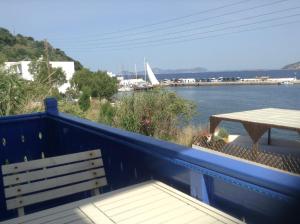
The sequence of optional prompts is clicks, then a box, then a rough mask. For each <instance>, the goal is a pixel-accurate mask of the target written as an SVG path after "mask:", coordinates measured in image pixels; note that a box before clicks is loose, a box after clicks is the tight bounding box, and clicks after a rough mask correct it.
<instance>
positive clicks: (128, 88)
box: [118, 86, 134, 92]
mask: <svg viewBox="0 0 300 224" xmlns="http://www.w3.org/2000/svg"><path fill="white" fill-rule="evenodd" d="M133 90H134V88H132V87H130V86H122V87H121V88H119V89H118V91H119V92H130V91H133Z"/></svg>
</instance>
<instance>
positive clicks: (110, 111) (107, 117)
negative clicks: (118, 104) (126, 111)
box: [98, 101, 116, 125]
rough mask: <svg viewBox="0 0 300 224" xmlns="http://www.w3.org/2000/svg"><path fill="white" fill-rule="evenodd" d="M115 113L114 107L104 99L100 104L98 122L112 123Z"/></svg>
mask: <svg viewBox="0 0 300 224" xmlns="http://www.w3.org/2000/svg"><path fill="white" fill-rule="evenodd" d="M115 114H116V109H115V108H114V107H113V106H112V105H111V103H110V102H108V101H106V102H105V103H103V104H101V106H100V111H99V118H98V122H100V123H104V124H108V125H112V124H113V120H114V116H115Z"/></svg>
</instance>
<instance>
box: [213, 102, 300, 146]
mask: <svg viewBox="0 0 300 224" xmlns="http://www.w3.org/2000/svg"><path fill="white" fill-rule="evenodd" d="M223 120H227V121H236V122H240V123H242V124H243V125H244V127H245V128H246V130H247V132H248V134H249V135H250V137H251V138H252V140H254V141H255V142H256V141H257V140H258V139H257V138H260V137H261V135H262V134H263V133H264V132H265V131H266V130H267V129H269V128H280V129H287V130H293V131H298V132H299V133H300V110H287V109H279V108H265V109H258V110H249V111H242V112H234V113H227V114H218V115H212V116H211V117H210V123H211V124H210V125H211V132H212V133H213V132H214V130H215V128H216V127H217V126H218V124H219V123H220V122H221V121H223ZM252 134H253V135H252ZM251 135H252V136H251ZM254 135H256V136H254Z"/></svg>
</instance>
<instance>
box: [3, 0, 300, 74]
mask: <svg viewBox="0 0 300 224" xmlns="http://www.w3.org/2000/svg"><path fill="white" fill-rule="evenodd" d="M0 27H4V28H6V29H9V30H10V31H11V32H12V33H15V34H17V33H20V34H22V35H26V36H27V35H28V36H32V37H34V38H35V39H37V40H43V39H47V40H48V41H49V42H50V43H51V44H52V45H53V46H54V47H55V48H60V49H62V50H63V51H65V52H66V53H67V54H68V55H69V56H71V57H73V58H74V59H76V60H79V61H80V62H81V63H82V64H83V65H84V66H85V67H88V68H90V69H92V70H97V69H101V70H107V71H112V72H114V73H118V72H120V71H121V70H131V71H132V70H134V65H135V64H136V66H137V69H138V70H142V69H143V61H144V58H146V60H147V61H148V62H149V63H150V65H151V67H159V68H164V69H178V68H194V67H204V68H206V69H208V70H209V71H224V70H248V69H278V68H281V67H283V66H284V65H286V64H289V63H293V62H297V61H300V44H299V40H300V29H299V28H300V1H299V0H247V1H246V0H244V1H242V0H201V1H200V0H185V1H182V0H151V1H150V0H126V1H124V0H86V1H82V0H42V1H41V0H26V1H25V0H0Z"/></svg>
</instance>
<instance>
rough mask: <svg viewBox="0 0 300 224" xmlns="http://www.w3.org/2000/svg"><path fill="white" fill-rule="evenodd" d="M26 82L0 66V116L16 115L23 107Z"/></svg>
mask: <svg viewBox="0 0 300 224" xmlns="http://www.w3.org/2000/svg"><path fill="white" fill-rule="evenodd" d="M25 86H26V81H25V80H23V79H22V78H21V77H20V76H19V75H17V74H14V73H12V71H8V70H6V69H4V66H3V65H0V115H1V116H7V115H11V114H17V113H18V111H19V109H20V108H22V106H23V105H24V101H25V100H26V98H25Z"/></svg>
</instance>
